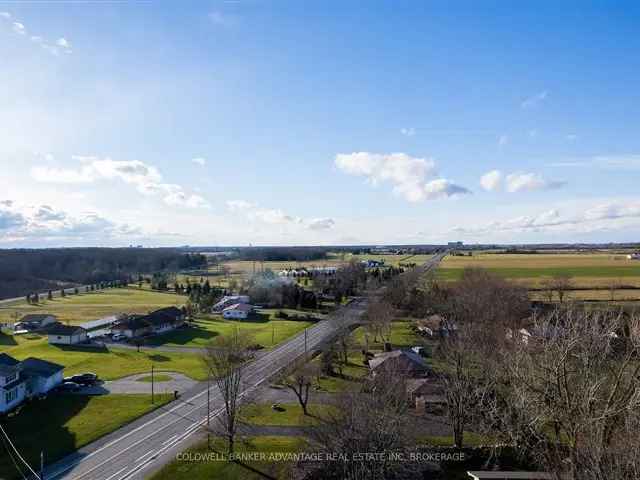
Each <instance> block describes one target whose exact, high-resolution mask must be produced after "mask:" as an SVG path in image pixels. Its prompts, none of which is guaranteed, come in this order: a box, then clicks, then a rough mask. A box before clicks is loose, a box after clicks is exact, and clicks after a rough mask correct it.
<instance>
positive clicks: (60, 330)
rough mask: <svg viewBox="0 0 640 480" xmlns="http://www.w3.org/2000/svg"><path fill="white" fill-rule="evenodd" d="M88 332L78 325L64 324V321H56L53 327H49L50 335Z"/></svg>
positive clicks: (48, 332)
mask: <svg viewBox="0 0 640 480" xmlns="http://www.w3.org/2000/svg"><path fill="white" fill-rule="evenodd" d="M82 332H86V330H85V329H84V328H82V327H79V326H77V325H64V324H62V323H55V324H53V325H51V327H49V328H47V334H48V335H60V336H65V337H66V336H71V335H77V334H78V333H82Z"/></svg>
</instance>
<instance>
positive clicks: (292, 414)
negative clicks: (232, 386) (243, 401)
mask: <svg viewBox="0 0 640 480" xmlns="http://www.w3.org/2000/svg"><path fill="white" fill-rule="evenodd" d="M279 405H280V407H281V408H282V409H283V410H282V411H279V410H274V409H273V408H271V405H267V404H261V403H258V404H249V405H246V406H244V407H242V411H241V412H242V413H241V415H242V420H243V421H244V422H247V423H250V424H252V425H271V426H279V427H284V426H309V425H314V424H315V423H317V422H318V419H319V418H322V416H323V415H327V413H328V412H329V411H330V409H331V406H330V405H324V404H315V403H314V404H312V403H310V404H308V405H307V409H308V411H309V415H305V414H304V413H303V412H302V407H301V406H300V404H299V403H281V404H279Z"/></svg>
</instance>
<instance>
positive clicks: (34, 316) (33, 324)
mask: <svg viewBox="0 0 640 480" xmlns="http://www.w3.org/2000/svg"><path fill="white" fill-rule="evenodd" d="M57 321H58V320H57V319H56V317H55V316H54V315H50V314H48V313H30V314H28V315H25V316H23V317H22V318H21V319H20V320H19V321H18V322H16V323H15V325H14V326H13V329H14V330H42V329H43V328H45V327H47V326H49V325H53V324H54V323H56V322H57Z"/></svg>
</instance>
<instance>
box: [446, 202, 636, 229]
mask: <svg viewBox="0 0 640 480" xmlns="http://www.w3.org/2000/svg"><path fill="white" fill-rule="evenodd" d="M638 218H640V201H634V200H632V201H626V202H620V201H612V202H606V203H601V204H596V205H593V206H590V207H588V208H586V209H584V211H582V212H579V213H577V214H574V215H563V214H562V213H561V212H560V211H559V210H557V209H550V210H547V211H543V212H541V213H539V214H536V215H524V216H520V217H515V218H511V219H508V220H504V221H494V222H490V223H488V224H486V225H483V226H476V227H456V228H454V229H452V230H451V232H455V233H458V234H468V235H484V234H494V233H495V232H512V233H513V232H515V233H523V232H548V231H560V232H565V231H580V232H592V231H598V230H609V229H611V228H615V227H616V224H615V222H616V221H619V220H623V219H638Z"/></svg>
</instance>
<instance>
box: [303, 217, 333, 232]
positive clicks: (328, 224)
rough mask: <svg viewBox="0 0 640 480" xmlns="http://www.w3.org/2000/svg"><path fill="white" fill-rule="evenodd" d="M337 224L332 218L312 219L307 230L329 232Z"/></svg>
mask: <svg viewBox="0 0 640 480" xmlns="http://www.w3.org/2000/svg"><path fill="white" fill-rule="evenodd" d="M335 224H336V222H335V221H334V220H333V219H332V218H312V219H311V220H309V222H308V225H307V228H309V229H310V230H328V229H330V228H333V227H334V225H335Z"/></svg>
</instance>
